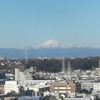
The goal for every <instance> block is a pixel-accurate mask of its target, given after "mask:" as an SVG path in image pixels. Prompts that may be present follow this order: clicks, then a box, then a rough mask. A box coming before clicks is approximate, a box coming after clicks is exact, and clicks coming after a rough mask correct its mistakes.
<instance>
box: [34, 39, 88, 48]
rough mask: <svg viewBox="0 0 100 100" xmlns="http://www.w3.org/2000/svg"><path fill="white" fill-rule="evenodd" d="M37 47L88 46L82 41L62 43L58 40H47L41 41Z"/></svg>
mask: <svg viewBox="0 0 100 100" xmlns="http://www.w3.org/2000/svg"><path fill="white" fill-rule="evenodd" d="M35 47H36V48H72V47H77V48H84V47H87V46H86V45H84V44H82V43H78V44H74V43H61V42H58V41H56V40H48V41H46V42H43V43H41V44H40V45H39V46H35ZM35 47H34V48H35Z"/></svg>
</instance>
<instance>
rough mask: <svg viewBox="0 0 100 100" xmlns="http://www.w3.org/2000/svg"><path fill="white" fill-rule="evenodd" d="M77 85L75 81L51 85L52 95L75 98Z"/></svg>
mask: <svg viewBox="0 0 100 100" xmlns="http://www.w3.org/2000/svg"><path fill="white" fill-rule="evenodd" d="M76 91H77V85H76V83H75V82H73V81H68V82H53V83H50V93H59V94H64V95H67V96H75V93H76Z"/></svg>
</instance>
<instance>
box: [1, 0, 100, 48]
mask: <svg viewBox="0 0 100 100" xmlns="http://www.w3.org/2000/svg"><path fill="white" fill-rule="evenodd" d="M51 39H52V40H57V41H59V42H63V43H75V44H78V43H83V44H86V45H88V46H92V47H96V46H97V47H100V0H0V47H3V48H22V47H25V46H34V45H39V44H41V43H42V42H45V41H47V40H51Z"/></svg>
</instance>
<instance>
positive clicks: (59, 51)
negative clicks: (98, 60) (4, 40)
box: [0, 40, 100, 59]
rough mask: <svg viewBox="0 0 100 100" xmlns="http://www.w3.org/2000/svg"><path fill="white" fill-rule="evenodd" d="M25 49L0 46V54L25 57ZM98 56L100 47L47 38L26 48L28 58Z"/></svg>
mask: <svg viewBox="0 0 100 100" xmlns="http://www.w3.org/2000/svg"><path fill="white" fill-rule="evenodd" d="M25 51H26V50H25V49H13V48H12V49H11V48H0V56H1V57H5V58H15V59H19V58H25ZM94 56H100V48H92V47H87V46H85V45H83V44H78V45H75V44H65V43H59V42H58V41H55V40H48V41H46V42H44V43H42V44H40V45H39V46H32V47H30V48H28V49H27V57H28V58H36V57H50V58H54V57H68V58H69V57H70V58H71V57H94Z"/></svg>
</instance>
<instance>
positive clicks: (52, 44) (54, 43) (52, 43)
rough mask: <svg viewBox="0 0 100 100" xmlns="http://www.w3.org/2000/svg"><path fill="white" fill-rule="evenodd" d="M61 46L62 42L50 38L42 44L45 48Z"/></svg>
mask: <svg viewBox="0 0 100 100" xmlns="http://www.w3.org/2000/svg"><path fill="white" fill-rule="evenodd" d="M59 46H60V43H59V42H58V41H56V40H48V41H46V42H44V43H42V44H41V45H40V47H44V48H54V47H59Z"/></svg>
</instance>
